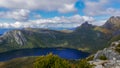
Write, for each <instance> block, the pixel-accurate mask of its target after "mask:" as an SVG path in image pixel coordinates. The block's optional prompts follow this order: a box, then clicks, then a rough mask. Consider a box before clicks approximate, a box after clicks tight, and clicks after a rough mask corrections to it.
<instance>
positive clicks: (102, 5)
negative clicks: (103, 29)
mask: <svg viewBox="0 0 120 68" xmlns="http://www.w3.org/2000/svg"><path fill="white" fill-rule="evenodd" d="M111 16H120V0H0V28H28V27H31V28H75V27H77V26H80V25H81V24H82V23H84V22H85V21H88V22H89V23H91V24H93V25H97V26H101V25H103V24H104V23H105V22H106V20H107V19H109V18H110V17H111Z"/></svg>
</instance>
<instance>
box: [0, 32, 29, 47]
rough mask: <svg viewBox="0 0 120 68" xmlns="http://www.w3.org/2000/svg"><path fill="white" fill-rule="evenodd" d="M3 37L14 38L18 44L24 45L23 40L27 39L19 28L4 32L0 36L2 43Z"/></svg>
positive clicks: (11, 39) (10, 39)
mask: <svg viewBox="0 0 120 68" xmlns="http://www.w3.org/2000/svg"><path fill="white" fill-rule="evenodd" d="M4 39H8V41H13V40H15V42H16V43H17V44H19V45H24V44H25V42H26V41H27V40H26V39H25V37H24V35H23V34H22V32H21V31H20V30H13V31H9V32H6V33H4V34H3V35H2V36H1V37H0V42H1V43H2V42H3V40H4Z"/></svg>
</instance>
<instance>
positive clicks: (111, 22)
mask: <svg viewBox="0 0 120 68" xmlns="http://www.w3.org/2000/svg"><path fill="white" fill-rule="evenodd" d="M103 26H104V27H105V28H107V29H111V30H119V29H120V17H119V16H112V17H110V18H109V19H108V20H107V22H106V23H105V24H104V25H103Z"/></svg>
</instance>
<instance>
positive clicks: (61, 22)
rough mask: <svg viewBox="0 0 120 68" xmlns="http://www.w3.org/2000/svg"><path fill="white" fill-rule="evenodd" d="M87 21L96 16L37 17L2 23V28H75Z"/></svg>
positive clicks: (92, 19) (0, 25) (91, 20)
mask: <svg viewBox="0 0 120 68" xmlns="http://www.w3.org/2000/svg"><path fill="white" fill-rule="evenodd" d="M85 21H88V22H94V18H92V17H88V16H80V15H74V16H71V17H64V16H62V17H54V18H48V19H42V18H41V19H37V20H29V21H26V22H19V21H18V22H15V23H0V27H1V28H21V27H22V28H26V27H34V28H50V27H56V28H59V27H61V28H73V27H77V26H79V25H81V24H82V23H84V22H85Z"/></svg>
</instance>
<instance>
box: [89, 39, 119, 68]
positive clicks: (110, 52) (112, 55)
mask: <svg viewBox="0 0 120 68" xmlns="http://www.w3.org/2000/svg"><path fill="white" fill-rule="evenodd" d="M90 63H91V64H94V65H95V68H120V40H119V41H116V42H113V43H112V44H111V46H110V47H108V48H105V49H103V50H101V51H98V52H97V53H96V54H95V55H94V57H93V60H92V61H90Z"/></svg>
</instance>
